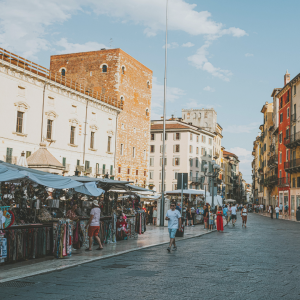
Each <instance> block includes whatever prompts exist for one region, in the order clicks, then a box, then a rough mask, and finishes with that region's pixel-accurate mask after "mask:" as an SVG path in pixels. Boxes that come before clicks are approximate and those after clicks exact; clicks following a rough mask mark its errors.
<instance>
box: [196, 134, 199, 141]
mask: <svg viewBox="0 0 300 300" xmlns="http://www.w3.org/2000/svg"><path fill="white" fill-rule="evenodd" d="M196 141H197V143H199V135H197V137H196Z"/></svg>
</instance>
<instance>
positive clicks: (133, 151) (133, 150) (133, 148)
mask: <svg viewBox="0 0 300 300" xmlns="http://www.w3.org/2000/svg"><path fill="white" fill-rule="evenodd" d="M132 157H133V158H134V157H135V147H132Z"/></svg>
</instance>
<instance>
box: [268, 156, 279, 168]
mask: <svg viewBox="0 0 300 300" xmlns="http://www.w3.org/2000/svg"><path fill="white" fill-rule="evenodd" d="M276 165H278V153H275V154H273V155H272V156H271V157H270V158H269V159H268V167H272V166H276Z"/></svg>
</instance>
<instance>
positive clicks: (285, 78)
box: [284, 70, 291, 85]
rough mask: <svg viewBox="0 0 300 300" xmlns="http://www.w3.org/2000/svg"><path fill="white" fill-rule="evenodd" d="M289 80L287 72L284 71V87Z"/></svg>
mask: <svg viewBox="0 0 300 300" xmlns="http://www.w3.org/2000/svg"><path fill="white" fill-rule="evenodd" d="M290 80H291V77H290V74H289V71H288V70H286V73H285V75H284V85H287V84H288V83H289V82H290Z"/></svg>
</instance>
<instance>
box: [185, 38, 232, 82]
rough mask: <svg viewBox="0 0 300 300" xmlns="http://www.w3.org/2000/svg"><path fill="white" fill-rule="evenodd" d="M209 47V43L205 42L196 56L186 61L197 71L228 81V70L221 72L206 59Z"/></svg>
mask: <svg viewBox="0 0 300 300" xmlns="http://www.w3.org/2000/svg"><path fill="white" fill-rule="evenodd" d="M210 45H211V42H208V41H206V42H205V44H204V45H203V46H202V47H200V48H199V49H198V50H197V52H196V54H194V55H191V56H189V57H188V61H189V62H190V63H191V65H193V66H195V67H196V68H197V69H201V70H203V71H206V72H208V73H210V74H211V75H212V76H214V77H218V78H220V79H222V80H224V81H229V80H230V77H231V76H232V73H231V72H230V71H228V70H222V69H221V68H216V67H214V66H213V65H212V64H211V63H210V62H209V61H208V59H207V56H208V54H209V53H208V51H207V48H208V47H209V46H210Z"/></svg>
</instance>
